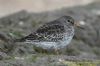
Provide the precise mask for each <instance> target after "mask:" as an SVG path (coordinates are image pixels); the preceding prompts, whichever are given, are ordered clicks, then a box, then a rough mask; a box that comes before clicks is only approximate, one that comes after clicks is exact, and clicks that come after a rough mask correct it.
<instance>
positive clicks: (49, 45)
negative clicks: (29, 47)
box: [26, 36, 73, 49]
mask: <svg viewBox="0 0 100 66" xmlns="http://www.w3.org/2000/svg"><path fill="white" fill-rule="evenodd" d="M72 37H73V36H69V37H68V36H65V38H64V39H63V41H59V42H32V41H31V42H30V41H29V42H26V43H31V44H33V45H34V46H36V47H41V48H43V49H56V48H64V47H66V46H67V45H68V44H69V43H70V42H71V40H72Z"/></svg>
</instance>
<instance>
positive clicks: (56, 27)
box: [23, 21, 65, 42]
mask: <svg viewBox="0 0 100 66" xmlns="http://www.w3.org/2000/svg"><path fill="white" fill-rule="evenodd" d="M64 32H65V29H64V26H63V25H62V23H60V22H59V21H58V22H57V21H53V22H49V23H45V24H44V25H43V26H41V27H40V28H38V29H37V30H36V32H34V33H32V34H30V35H28V36H26V37H25V38H23V39H24V40H30V41H48V42H50V41H55V42H56V41H59V40H62V39H63V34H64Z"/></svg>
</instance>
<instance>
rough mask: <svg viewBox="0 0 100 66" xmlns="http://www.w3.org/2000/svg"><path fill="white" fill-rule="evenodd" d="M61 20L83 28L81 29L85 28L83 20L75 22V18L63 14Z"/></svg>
mask: <svg viewBox="0 0 100 66" xmlns="http://www.w3.org/2000/svg"><path fill="white" fill-rule="evenodd" d="M60 21H62V22H64V24H67V25H70V26H74V27H78V28H81V29H83V27H82V25H81V24H85V23H84V22H83V21H81V22H75V21H74V19H73V18H72V17H71V16H62V17H61V18H60Z"/></svg>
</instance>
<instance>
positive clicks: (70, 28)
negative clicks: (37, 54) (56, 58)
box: [16, 16, 74, 49]
mask: <svg viewBox="0 0 100 66" xmlns="http://www.w3.org/2000/svg"><path fill="white" fill-rule="evenodd" d="M73 36H74V19H73V18H72V17H70V16H62V17H60V18H58V19H56V20H54V21H51V22H47V23H45V24H44V25H42V26H40V27H39V28H38V29H37V30H36V31H34V32H32V33H31V34H29V35H28V36H25V37H23V38H21V39H17V40H16V42H25V43H31V44H33V45H34V46H36V47H40V48H43V49H61V48H65V47H66V46H67V45H68V44H69V43H70V42H71V40H72V38H73Z"/></svg>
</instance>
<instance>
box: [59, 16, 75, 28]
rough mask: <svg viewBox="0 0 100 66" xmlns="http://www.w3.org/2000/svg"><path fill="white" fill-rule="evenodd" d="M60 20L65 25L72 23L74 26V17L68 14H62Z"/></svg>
mask: <svg viewBox="0 0 100 66" xmlns="http://www.w3.org/2000/svg"><path fill="white" fill-rule="evenodd" d="M60 21H62V22H64V23H65V24H67V25H72V26H74V19H73V18H72V17H70V16H62V17H61V18H60Z"/></svg>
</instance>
